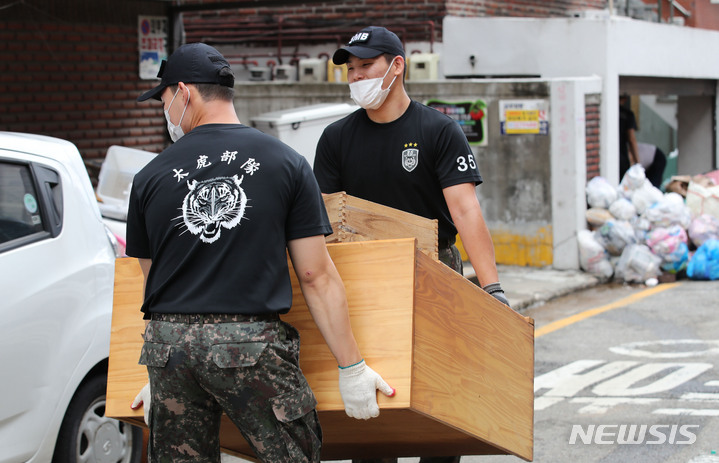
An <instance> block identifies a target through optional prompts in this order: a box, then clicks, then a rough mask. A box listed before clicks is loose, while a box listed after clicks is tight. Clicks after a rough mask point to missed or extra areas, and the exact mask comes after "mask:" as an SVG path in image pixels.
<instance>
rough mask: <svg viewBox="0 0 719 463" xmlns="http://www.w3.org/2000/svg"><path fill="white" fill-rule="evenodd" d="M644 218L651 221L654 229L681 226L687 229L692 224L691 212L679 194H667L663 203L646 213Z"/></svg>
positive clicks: (660, 202)
mask: <svg viewBox="0 0 719 463" xmlns="http://www.w3.org/2000/svg"><path fill="white" fill-rule="evenodd" d="M642 217H644V218H646V219H647V220H649V221H650V222H651V223H652V227H669V226H671V225H679V226H680V227H682V228H684V229H687V228H689V225H691V223H692V215H691V212H690V211H689V208H688V207H687V206H686V204H684V198H682V197H681V195H679V194H678V193H667V194H665V195H664V197H663V198H662V200H661V201H659V202H658V203H656V204H654V205H653V206H651V207H649V208H648V209H647V210H646V211H644V213H643V214H642Z"/></svg>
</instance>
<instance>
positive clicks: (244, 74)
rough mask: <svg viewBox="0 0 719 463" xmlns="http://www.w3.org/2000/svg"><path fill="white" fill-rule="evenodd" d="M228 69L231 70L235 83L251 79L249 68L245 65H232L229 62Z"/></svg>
mask: <svg viewBox="0 0 719 463" xmlns="http://www.w3.org/2000/svg"><path fill="white" fill-rule="evenodd" d="M230 69H232V74H234V75H235V81H237V82H241V81H246V80H250V77H252V73H251V72H250V67H249V66H247V65H245V64H234V63H232V62H230Z"/></svg>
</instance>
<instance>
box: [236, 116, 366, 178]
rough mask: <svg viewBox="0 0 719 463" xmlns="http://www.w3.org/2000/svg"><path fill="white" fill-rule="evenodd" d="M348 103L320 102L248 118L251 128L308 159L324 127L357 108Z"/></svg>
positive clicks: (309, 159)
mask: <svg viewBox="0 0 719 463" xmlns="http://www.w3.org/2000/svg"><path fill="white" fill-rule="evenodd" d="M358 108H359V106H354V105H349V104H347V103H322V104H316V105H309V106H300V107H298V108H294V109H286V110H282V111H272V112H268V113H264V114H260V115H259V116H256V117H253V118H252V119H251V120H250V123H251V125H252V127H255V128H257V129H259V130H261V131H262V132H264V133H266V134H269V135H272V136H274V137H277V138H279V139H280V140H281V141H283V142H284V143H286V144H287V145H289V146H291V147H292V148H293V149H294V150H295V151H297V152H298V153H300V154H301V155H302V156H304V157H305V158H307V160H308V161H309V163H310V165H312V164H313V163H314V160H315V150H316V149H317V142H318V141H319V139H320V136H321V135H322V131H324V129H325V127H327V126H328V125H329V124H331V123H332V122H334V121H336V120H339V119H341V118H343V117H345V116H346V115H348V114H349V113H351V112H353V111H355V110H356V109H358Z"/></svg>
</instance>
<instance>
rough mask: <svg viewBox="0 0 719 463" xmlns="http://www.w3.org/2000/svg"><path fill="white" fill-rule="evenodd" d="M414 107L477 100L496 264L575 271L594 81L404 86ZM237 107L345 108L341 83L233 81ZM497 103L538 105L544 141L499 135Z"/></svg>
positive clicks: (485, 204) (245, 112)
mask: <svg viewBox="0 0 719 463" xmlns="http://www.w3.org/2000/svg"><path fill="white" fill-rule="evenodd" d="M406 85H407V91H408V93H409V94H410V96H411V97H412V98H413V99H415V100H418V101H421V102H423V103H424V102H426V101H427V100H429V99H439V100H443V101H448V102H464V101H476V100H478V99H481V100H483V101H484V102H485V103H486V104H487V109H486V114H487V115H486V117H487V137H488V138H487V146H476V145H475V146H473V147H472V149H473V151H474V152H475V156H476V158H477V159H478V164H479V169H480V172H481V174H482V177H483V178H484V183H483V184H482V185H480V186H479V187H478V188H477V195H478V197H479V199H480V202H481V205H482V209H483V212H484V216H485V219H486V221H487V223H488V225H489V227H490V231H491V232H492V237H493V240H494V244H495V251H496V256H497V262H498V263H501V264H512V265H527V266H547V265H551V266H553V267H555V268H573V269H576V268H578V267H579V260H578V251H577V243H576V232H577V230H578V229H580V228H583V223H584V221H585V219H584V212H585V210H586V204H585V201H584V185H585V181H586V135H585V127H586V119H585V118H586V112H585V103H586V101H587V98H586V96H587V95H597V94H599V93H600V92H601V81H600V80H599V79H598V78H582V79H556V80H540V79H487V80H485V79H482V80H479V79H474V80H457V81H437V82H407V84H406ZM235 90H236V96H235V107H236V108H237V112H238V114H239V115H240V120H242V121H243V122H244V123H246V124H250V123H251V121H252V119H253V118H254V117H256V116H259V115H261V114H263V113H267V112H273V111H278V110H282V109H294V108H297V107H300V106H305V105H311V104H317V103H350V102H351V101H350V99H349V91H348V88H347V85H346V84H299V83H276V82H267V83H237V84H236V85H235ZM500 100H542V101H546V102H547V103H548V107H549V128H550V129H549V133H548V134H547V135H538V134H520V135H503V134H502V133H501V130H500V117H499V102H500Z"/></svg>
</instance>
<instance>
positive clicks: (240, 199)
mask: <svg viewBox="0 0 719 463" xmlns="http://www.w3.org/2000/svg"><path fill="white" fill-rule="evenodd" d="M243 179H244V176H242V177H239V178H238V177H237V175H233V176H232V177H216V178H212V179H208V180H201V181H197V180H192V181H189V182H187V187H188V188H189V190H190V191H189V192H188V193H187V195H186V196H185V199H184V200H183V201H182V218H183V221H184V224H185V226H186V227H187V230H188V231H189V232H190V233H192V234H193V235H199V237H200V240H201V241H202V242H204V243H214V242H215V241H217V240H218V239H220V235H221V233H222V229H223V228H226V229H230V228H234V227H236V226H237V225H238V224H239V223H240V221H241V220H242V218H243V216H244V213H245V207H246V206H247V196H246V195H245V192H244V190H243V189H242V187H241V186H240V185H241V184H242V180H243Z"/></svg>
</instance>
